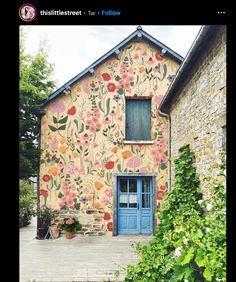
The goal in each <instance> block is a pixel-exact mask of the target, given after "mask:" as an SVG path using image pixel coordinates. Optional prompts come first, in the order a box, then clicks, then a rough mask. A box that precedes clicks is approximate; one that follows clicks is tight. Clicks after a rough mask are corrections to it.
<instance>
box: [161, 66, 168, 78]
mask: <svg viewBox="0 0 236 282" xmlns="http://www.w3.org/2000/svg"><path fill="white" fill-rule="evenodd" d="M166 74H167V66H166V64H164V66H163V76H162V79H161V80H163V79H164V78H165V77H166Z"/></svg>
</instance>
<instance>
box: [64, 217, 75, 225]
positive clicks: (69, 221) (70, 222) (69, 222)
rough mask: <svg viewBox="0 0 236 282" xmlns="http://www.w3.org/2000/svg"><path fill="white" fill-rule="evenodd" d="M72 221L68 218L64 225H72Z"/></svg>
mask: <svg viewBox="0 0 236 282" xmlns="http://www.w3.org/2000/svg"><path fill="white" fill-rule="evenodd" d="M73 223H74V220H73V219H72V218H68V219H67V221H66V224H73Z"/></svg>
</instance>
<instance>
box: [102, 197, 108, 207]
mask: <svg viewBox="0 0 236 282" xmlns="http://www.w3.org/2000/svg"><path fill="white" fill-rule="evenodd" d="M101 203H102V204H103V205H105V206H107V205H108V204H109V199H108V198H106V197H103V198H101Z"/></svg>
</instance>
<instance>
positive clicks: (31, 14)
mask: <svg viewBox="0 0 236 282" xmlns="http://www.w3.org/2000/svg"><path fill="white" fill-rule="evenodd" d="M36 14H37V12H36V8H35V7H34V6H33V5H32V4H24V5H22V6H21V7H20V9H19V16H20V18H21V19H22V20H23V21H25V22H30V21H32V20H33V19H34V18H35V17H36Z"/></svg>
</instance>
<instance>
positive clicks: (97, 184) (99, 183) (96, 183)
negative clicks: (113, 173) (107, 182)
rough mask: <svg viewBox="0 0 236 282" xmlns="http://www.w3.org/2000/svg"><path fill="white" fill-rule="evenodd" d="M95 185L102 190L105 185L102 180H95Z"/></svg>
mask: <svg viewBox="0 0 236 282" xmlns="http://www.w3.org/2000/svg"><path fill="white" fill-rule="evenodd" d="M94 187H95V188H96V189H97V190H101V189H102V187H104V185H103V184H102V183H101V182H98V181H95V182H94Z"/></svg>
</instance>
